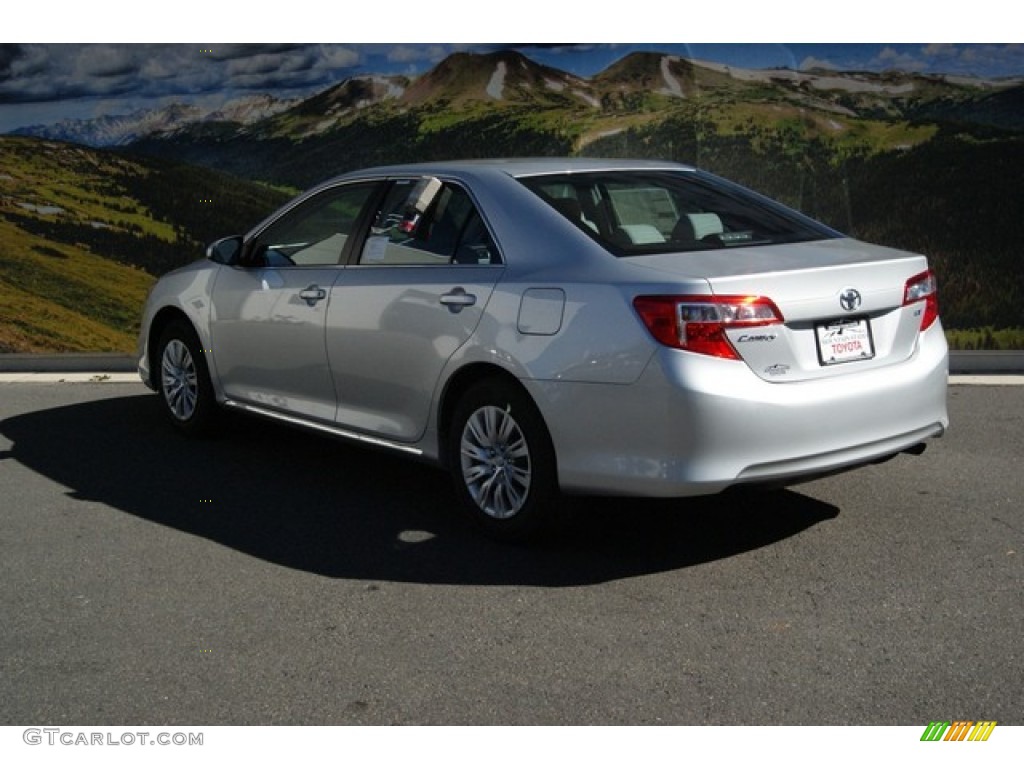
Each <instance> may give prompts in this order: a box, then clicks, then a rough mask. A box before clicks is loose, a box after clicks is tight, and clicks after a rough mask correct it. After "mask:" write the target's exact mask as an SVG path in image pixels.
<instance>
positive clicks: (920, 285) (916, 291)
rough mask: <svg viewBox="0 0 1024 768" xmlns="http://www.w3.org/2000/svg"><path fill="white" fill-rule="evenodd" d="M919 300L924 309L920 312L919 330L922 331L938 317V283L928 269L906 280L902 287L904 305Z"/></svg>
mask: <svg viewBox="0 0 1024 768" xmlns="http://www.w3.org/2000/svg"><path fill="white" fill-rule="evenodd" d="M919 301H923V302H924V311H923V312H922V313H921V330H922V331H924V330H927V329H928V328H930V327H931V325H932V323H934V322H935V321H936V320H938V319H939V294H938V283H937V282H936V281H935V273H934V272H932V271H931V270H930V269H929V270H928V271H927V272H922V273H921V274H919V275H914V276H913V277H912V278H910V279H909V280H907V286H906V288H904V289H903V306H904V307H906V306H909V305H910V304H916V303H917V302H919Z"/></svg>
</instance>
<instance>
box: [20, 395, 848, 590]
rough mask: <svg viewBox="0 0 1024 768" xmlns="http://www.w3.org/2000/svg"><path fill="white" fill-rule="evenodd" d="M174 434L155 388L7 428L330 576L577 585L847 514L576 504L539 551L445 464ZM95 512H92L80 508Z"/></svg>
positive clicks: (264, 438) (85, 493)
mask: <svg viewBox="0 0 1024 768" xmlns="http://www.w3.org/2000/svg"><path fill="white" fill-rule="evenodd" d="M225 422H226V423H225V424H224V425H223V429H222V430H220V432H219V433H218V436H217V437H215V438H213V439H208V440H191V439H188V438H185V437H182V436H180V435H178V434H177V433H176V432H175V431H174V430H173V429H172V428H171V427H170V425H168V424H166V423H165V421H164V418H163V416H162V414H161V413H160V412H159V410H158V407H157V402H156V400H155V395H148V394H144V395H138V396H128V397H114V398H110V399H102V400H96V401H91V402H87V403H81V404H75V405H69V406H63V407H60V408H53V409H49V410H42V411H36V412H32V413H27V414H23V415H19V416H14V417H11V418H8V419H6V420H5V421H3V422H0V433H2V434H4V435H5V436H6V437H7V438H8V439H10V440H11V441H12V442H13V447H12V449H11V450H10V451H9V452H8V453H7V454H5V455H4V456H3V457H2V458H3V460H4V461H10V460H14V461H17V462H19V463H21V464H22V465H24V466H26V467H28V468H29V469H31V470H33V471H35V472H37V473H40V474H41V475H43V476H45V477H47V478H50V479H51V480H53V481H54V482H56V483H59V484H61V485H63V486H66V487H67V488H69V489H71V490H69V491H68V495H69V496H70V497H71V498H73V499H77V500H81V501H92V502H100V503H102V504H105V505H107V506H108V507H112V508H116V509H119V510H122V511H124V512H126V513H128V514H131V515H134V516H136V517H139V518H141V519H145V520H149V521H152V522H154V523H158V524H160V525H165V526H169V527H171V528H174V529H176V530H179V531H185V532H187V533H190V534H194V535H197V536H202V537H204V538H207V539H210V540H212V541H215V542H218V543H219V544H222V545H224V546H226V547H230V548H232V549H235V550H238V551H239V552H244V553H246V554H248V555H251V556H253V557H258V558H261V559H263V560H266V561H268V562H272V563H276V564H279V565H283V566H285V567H288V568H294V569H298V570H302V571H308V572H311V573H316V574H320V575H323V576H328V577H331V578H345V579H363V580H371V581H375V580H382V581H401V582H417V583H431V584H434V583H443V584H480V585H493V584H524V585H539V586H567V585H582V584H592V583H600V582H605V581H609V580H614V579H620V578H625V577H630V576H636V575H640V574H646V573H654V572H661V571H666V570H673V569H678V568H685V567H688V566H693V565H698V564H700V563H705V562H708V561H712V560H717V559H720V558H726V557H729V556H731V555H735V554H738V553H741V552H746V551H749V550H753V549H756V548H758V547H763V546H767V545H770V544H772V543H773V542H776V541H779V540H781V539H784V538H786V537H789V536H793V535H795V534H797V533H799V532H800V531H803V530H805V529H806V528H808V527H810V526H812V525H815V524H816V523H819V522H822V521H824V520H829V519H831V518H834V517H835V516H836V515H837V514H838V513H839V510H838V509H837V508H836V507H834V506H832V505H830V504H826V503H824V502H821V501H817V500H815V499H812V498H809V497H807V496H803V495H801V494H798V493H795V492H792V491H787V490H780V491H764V490H759V491H754V490H749V491H743V492H736V493H727V494H723V495H721V496H716V497H710V498H702V499H683V500H672V501H650V500H636V499H609V498H600V499H590V498H577V499H569V500H566V501H565V502H564V503H566V504H568V505H569V506H570V507H571V510H572V512H573V522H572V523H571V524H570V525H569V527H568V528H567V529H566V530H564V531H562V532H561V533H560V534H559V535H557V536H555V537H552V538H550V539H548V540H546V541H543V542H540V543H536V544H533V545H531V546H509V545H502V544H498V543H494V542H491V541H489V540H486V539H483V538H481V537H480V536H478V535H476V534H475V533H474V532H473V531H472V530H471V529H470V528H468V527H467V525H466V524H465V523H464V521H462V520H461V519H460V518H459V517H458V516H457V514H456V512H455V511H454V507H455V500H454V494H453V492H452V490H451V487H450V481H449V480H448V477H447V475H445V474H444V473H442V472H440V471H438V470H436V469H434V468H431V467H428V466H425V465H422V464H419V463H416V462H411V461H408V460H406V459H402V458H399V457H397V456H393V455H391V454H389V453H383V452H378V451H373V450H367V449H363V448H357V447H353V446H349V445H347V444H344V443H341V442H338V441H335V440H332V439H329V438H325V437H320V436H317V435H312V434H309V433H306V432H302V431H298V430H294V429H289V428H285V427H280V426H278V425H276V424H269V423H266V422H263V421H257V420H253V419H243V418H238V417H234V418H232V417H227V418H226V419H225ZM87 508H88V507H87V506H86V505H83V506H82V510H83V512H84V511H85V510H86V509H87Z"/></svg>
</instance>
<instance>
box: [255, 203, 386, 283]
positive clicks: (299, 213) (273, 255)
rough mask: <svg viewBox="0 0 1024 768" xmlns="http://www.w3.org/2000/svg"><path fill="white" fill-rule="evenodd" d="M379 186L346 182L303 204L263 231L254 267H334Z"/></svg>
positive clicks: (258, 243) (256, 245) (257, 244)
mask: <svg viewBox="0 0 1024 768" xmlns="http://www.w3.org/2000/svg"><path fill="white" fill-rule="evenodd" d="M377 188H378V187H377V186H376V185H374V184H346V185H343V186H339V187H333V188H331V189H328V190H324V191H323V192H321V193H320V194H318V195H316V196H314V197H312V198H310V199H309V200H306V201H304V202H302V203H300V204H299V205H298V206H296V207H295V208H293V209H292V210H290V211H288V212H287V213H286V214H284V215H283V216H282V217H281V218H279V219H278V220H277V221H275V222H274V223H272V224H271V225H270V226H269V227H267V228H266V229H265V230H263V231H262V232H261V233H260V234H259V236H257V238H256V240H255V241H254V242H253V244H252V246H251V248H250V251H249V254H250V255H249V260H250V263H252V264H253V265H254V266H263V267H293V266H294V267H306V266H331V265H336V264H338V263H340V262H341V260H342V253H343V252H344V250H345V244H346V243H347V242H348V239H349V237H350V236H351V235H352V234H353V232H354V230H355V228H356V225H357V223H358V221H359V218H360V215H361V213H362V211H363V208H365V207H366V204H367V202H368V201H369V199H370V197H371V195H373V193H374V192H375V190H376V189H377Z"/></svg>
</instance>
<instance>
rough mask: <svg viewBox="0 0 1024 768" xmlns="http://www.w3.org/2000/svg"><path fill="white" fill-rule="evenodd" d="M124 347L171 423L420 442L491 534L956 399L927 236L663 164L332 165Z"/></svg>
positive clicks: (170, 294)
mask: <svg viewBox="0 0 1024 768" xmlns="http://www.w3.org/2000/svg"><path fill="white" fill-rule="evenodd" d="M229 231H230V230H229ZM138 362H139V372H140V374H141V376H142V379H143V381H144V382H145V383H146V384H147V385H148V386H149V387H151V388H152V389H154V390H155V391H156V392H158V393H159V396H160V401H161V403H162V409H163V410H164V411H165V412H166V414H167V416H168V417H169V419H170V421H171V423H172V424H174V425H175V426H176V427H177V428H179V429H180V430H182V431H184V432H186V433H190V434H197V433H200V432H203V431H205V430H207V429H208V428H209V427H210V425H211V423H212V422H213V420H214V418H215V416H216V415H217V413H218V412H219V411H220V410H222V409H232V410H235V411H240V412H246V413H250V414H254V415H256V416H260V417H264V418H268V419H273V420H277V421H280V422H285V423H287V424H291V425H298V426H301V427H306V428H309V429H312V430H316V431H319V432H321V433H327V434H330V435H334V436H337V437H340V438H344V439H348V440H352V441H356V442H360V443H364V444H367V445H370V446H374V447H376V448H380V449H389V450H394V451H398V452H400V453H403V454H407V455H409V456H414V457H419V458H420V459H422V460H425V461H429V462H432V463H435V464H437V465H439V466H441V467H443V468H445V469H446V470H447V471H448V472H450V473H451V475H452V477H453V479H454V484H455V494H456V496H457V497H458V500H459V503H460V506H461V507H462V508H464V510H465V511H466V512H467V514H468V515H469V517H470V518H471V519H472V520H474V521H475V522H476V523H477V524H478V525H479V526H481V527H482V528H483V529H484V531H485V532H487V533H489V534H490V535H493V536H495V537H499V538H505V539H521V538H524V537H527V536H531V535H533V534H535V533H537V532H538V531H540V530H542V529H544V528H546V527H547V526H548V525H549V524H550V523H551V522H552V521H553V520H555V519H556V518H557V517H558V516H559V506H560V505H559V504H558V503H557V500H558V496H559V495H560V494H562V493H567V494H572V493H587V494H609V495H611V494H616V495H632V496H659V497H686V496H694V495H701V494H713V493H718V492H720V491H722V490H724V489H726V488H729V487H730V486H735V485H740V484H761V483H763V484H773V485H780V484H781V485H785V484H788V483H794V482H797V481H800V480H804V479H807V478H812V477H817V476H821V475H825V474H829V473H834V472H838V471H843V470H847V469H852V468H855V467H858V466H860V465H864V464H868V463H873V462H878V461H882V460H885V459H887V458H890V457H892V456H894V455H896V454H899V453H902V452H909V453H915V454H916V453H919V452H920V451H921V450H923V446H924V442H925V441H926V440H927V439H928V438H934V437H938V436H940V435H942V434H943V432H944V430H945V429H946V427H947V424H948V420H947V415H946V380H947V347H946V342H945V338H944V335H943V331H942V326H941V322H940V320H939V313H938V299H937V294H936V280H935V276H934V275H933V273H932V272H931V271H930V270H929V267H928V263H927V260H926V258H925V257H924V256H922V255H917V254H913V253H907V252H904V251H899V250H894V249H891V248H886V247H882V246H878V245H871V244H868V243H864V242H860V241H857V240H854V239H851V238H849V237H846V236H844V235H842V234H840V233H839V232H836V231H834V230H832V229H830V228H829V227H826V226H824V225H823V224H820V223H818V222H816V221H813V220H811V219H809V218H807V217H806V216H804V215H802V214H800V213H798V212H796V211H793V210H791V209H788V208H786V207H784V206H782V205H780V204H778V203H775V202H773V201H771V200H768V199H766V198H765V197H763V196H761V195H758V194H756V193H754V192H752V191H749V190H746V189H744V188H742V187H740V186H737V185H735V184H733V183H730V182H728V181H725V180H723V179H721V178H718V177H716V176H714V175H711V174H709V173H706V172H703V171H701V170H697V169H694V168H691V167H687V166H683V165H677V164H674V163H667V162H653V161H624V160H593V159H582V158H580V159H537V160H494V161H465V162H446V163H436V164H419V165H406V166H391V167H384V168H375V169H369V170H364V171H359V172H354V173H349V174H346V175H344V176H340V177H338V178H334V179H332V180H330V181H327V182H325V183H323V184H321V185H319V186H317V187H316V188H314V189H312V190H310V191H309V192H306V193H305V194H303V195H301V196H299V197H298V198H296V199H295V200H294V201H292V202H291V203H289V204H288V205H286V206H285V207H284V208H282V209H281V210H280V211H278V212H276V213H274V214H273V215H271V216H270V217H269V218H267V219H266V220H265V221H263V222H262V223H260V224H259V225H258V226H256V227H255V228H254V229H253V230H252V231H250V232H249V233H248V234H246V235H244V236H233V237H226V238H224V239H222V240H219V241H217V242H216V243H213V244H212V245H211V246H210V247H209V248H208V250H207V258H206V259H205V260H200V261H198V262H196V263H193V264H191V265H189V266H186V267H184V268H182V269H179V270H177V271H174V272H172V273H170V274H167V275H165V276H164V277H163V278H161V279H160V280H159V281H158V283H157V284H156V286H155V287H154V289H153V290H152V292H151V294H150V296H149V298H148V301H147V304H146V307H145V310H144V315H143V322H142V329H141V334H140V339H139V355H138Z"/></svg>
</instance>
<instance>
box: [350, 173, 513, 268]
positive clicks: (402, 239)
mask: <svg viewBox="0 0 1024 768" xmlns="http://www.w3.org/2000/svg"><path fill="white" fill-rule="evenodd" d="M359 263H360V264H363V265H381V264H383V265H389V264H477V265H479V264H500V263H501V258H500V257H499V255H498V249H497V248H496V247H495V244H494V241H493V239H492V238H491V235H490V232H488V230H487V227H486V225H485V224H484V221H483V218H482V217H481V216H480V212H479V211H478V210H477V209H476V206H475V205H474V204H473V201H472V199H470V197H469V194H468V193H467V192H466V191H465V190H464V189H462V188H461V187H459V186H457V185H455V184H447V183H442V182H440V181H439V180H437V179H434V178H428V179H402V180H398V181H395V182H394V183H393V185H392V187H391V189H389V190H388V193H387V194H386V195H385V197H384V200H383V202H382V203H381V206H380V209H379V210H378V212H377V215H376V217H375V219H374V221H373V223H372V224H371V227H370V233H369V236H368V237H367V239H366V242H365V244H364V245H363V250H362V253H361V254H360V257H359Z"/></svg>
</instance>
